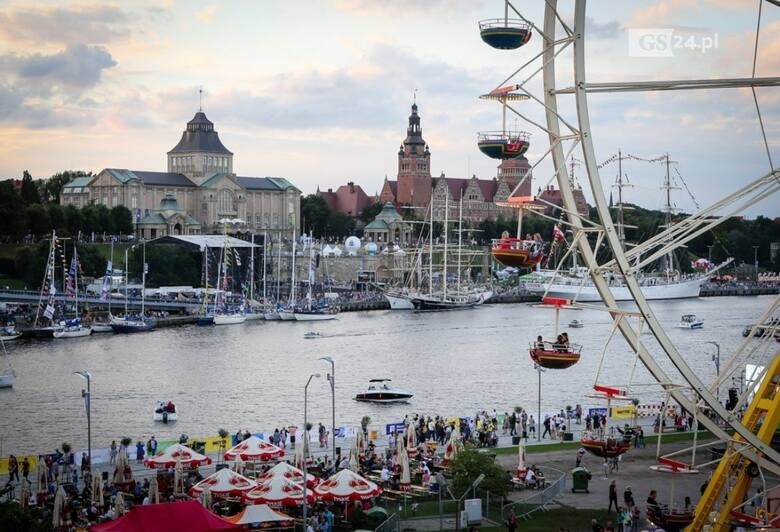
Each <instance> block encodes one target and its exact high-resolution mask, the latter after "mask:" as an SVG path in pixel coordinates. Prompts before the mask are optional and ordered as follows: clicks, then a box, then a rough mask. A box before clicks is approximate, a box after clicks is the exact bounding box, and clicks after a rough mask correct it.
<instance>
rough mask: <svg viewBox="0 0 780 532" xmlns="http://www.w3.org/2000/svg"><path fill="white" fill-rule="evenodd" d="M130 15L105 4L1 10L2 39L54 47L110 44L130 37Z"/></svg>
mask: <svg viewBox="0 0 780 532" xmlns="http://www.w3.org/2000/svg"><path fill="white" fill-rule="evenodd" d="M128 23H129V17H128V15H127V14H126V13H125V12H123V11H122V10H121V9H119V8H117V7H114V6H106V5H96V4H95V5H91V4H85V5H77V6H69V7H51V6H47V7H19V8H10V9H4V10H3V11H0V39H3V40H7V41H11V42H13V43H15V44H18V43H19V42H24V43H33V44H35V45H40V44H41V43H55V44H74V43H107V42H110V41H114V40H117V39H121V38H124V37H126V36H127V35H128V34H129V30H128V28H127V24H128Z"/></svg>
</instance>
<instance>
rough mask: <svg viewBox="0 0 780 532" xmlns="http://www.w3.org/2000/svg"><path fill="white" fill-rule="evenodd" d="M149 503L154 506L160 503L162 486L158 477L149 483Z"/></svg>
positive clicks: (154, 477)
mask: <svg viewBox="0 0 780 532" xmlns="http://www.w3.org/2000/svg"><path fill="white" fill-rule="evenodd" d="M149 502H150V503H152V504H159V502H160V485H159V484H158V483H157V475H155V476H153V477H152V481H151V482H150V483H149Z"/></svg>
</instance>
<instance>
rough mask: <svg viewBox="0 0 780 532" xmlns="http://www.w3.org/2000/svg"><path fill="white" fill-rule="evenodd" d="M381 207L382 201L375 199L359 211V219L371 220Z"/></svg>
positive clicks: (366, 221)
mask: <svg viewBox="0 0 780 532" xmlns="http://www.w3.org/2000/svg"><path fill="white" fill-rule="evenodd" d="M382 207H383V205H382V203H380V202H378V201H375V202H374V203H372V204H371V205H369V206H367V207H366V208H364V209H363V210H362V211H360V216H359V218H360V220H361V221H363V222H365V223H369V222H371V221H372V220H373V219H374V218H376V215H377V214H379V212H380V211H381V210H382Z"/></svg>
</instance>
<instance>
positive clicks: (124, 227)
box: [110, 205, 133, 235]
mask: <svg viewBox="0 0 780 532" xmlns="http://www.w3.org/2000/svg"><path fill="white" fill-rule="evenodd" d="M110 218H111V223H110V226H111V228H110V232H111V234H114V235H129V234H132V233H133V213H132V212H130V209H128V208H127V207H125V206H124V205H117V206H116V207H114V208H112V209H111V212H110Z"/></svg>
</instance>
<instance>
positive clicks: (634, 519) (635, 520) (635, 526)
mask: <svg viewBox="0 0 780 532" xmlns="http://www.w3.org/2000/svg"><path fill="white" fill-rule="evenodd" d="M641 519H642V512H641V511H640V510H639V506H634V507H633V508H632V509H631V532H639V521H640V520H641Z"/></svg>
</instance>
